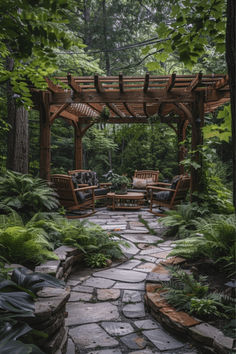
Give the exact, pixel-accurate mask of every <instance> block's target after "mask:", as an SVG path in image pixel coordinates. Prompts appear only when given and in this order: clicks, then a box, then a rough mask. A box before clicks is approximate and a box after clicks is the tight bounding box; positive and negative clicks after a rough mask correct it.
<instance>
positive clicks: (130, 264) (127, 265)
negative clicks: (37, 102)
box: [117, 259, 141, 269]
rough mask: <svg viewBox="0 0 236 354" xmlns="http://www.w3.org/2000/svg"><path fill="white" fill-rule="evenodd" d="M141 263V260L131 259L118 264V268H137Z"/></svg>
mask: <svg viewBox="0 0 236 354" xmlns="http://www.w3.org/2000/svg"><path fill="white" fill-rule="evenodd" d="M140 263H141V262H140V261H136V260H134V259H131V260H130V261H128V262H125V263H123V264H121V265H120V266H118V267H117V268H122V269H133V268H135V267H136V266H137V265H139V264H140Z"/></svg>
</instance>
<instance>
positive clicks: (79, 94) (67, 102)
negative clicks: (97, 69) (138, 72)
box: [47, 73, 230, 123]
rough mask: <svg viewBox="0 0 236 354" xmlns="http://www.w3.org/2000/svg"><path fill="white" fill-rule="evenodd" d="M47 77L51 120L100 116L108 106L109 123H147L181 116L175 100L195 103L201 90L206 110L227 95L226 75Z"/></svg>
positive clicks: (227, 99) (186, 103) (178, 102)
mask: <svg viewBox="0 0 236 354" xmlns="http://www.w3.org/2000/svg"><path fill="white" fill-rule="evenodd" d="M56 79H57V84H53V83H52V81H50V80H49V79H47V82H48V91H49V92H50V102H49V104H50V112H51V115H52V116H51V119H52V121H53V120H54V119H55V118H56V117H58V116H61V117H64V118H66V119H70V120H72V121H75V122H76V121H79V122H81V123H83V122H89V120H91V118H92V119H93V120H96V118H97V120H98V121H99V120H100V115H101V112H102V111H103V110H104V107H105V106H107V107H108V109H109V112H110V115H109V119H108V120H107V122H108V123H146V122H148V117H150V116H152V115H154V114H158V115H160V116H161V117H165V116H168V115H169V114H170V113H175V114H177V115H178V116H180V117H181V116H182V115H183V112H182V111H181V109H180V107H179V104H185V105H189V104H191V103H193V102H194V100H195V94H196V93H198V92H204V94H205V97H204V112H205V113H209V112H212V111H214V110H215V109H217V108H218V107H219V106H220V105H222V104H224V103H226V102H228V101H229V100H230V93H229V83H228V76H227V75H222V74H217V75H213V74H212V75H202V74H201V73H198V74H196V75H176V74H172V75H169V76H168V75H166V76H157V75H152V76H151V75H149V74H148V73H147V74H146V75H145V76H135V77H132V76H123V75H121V74H120V75H119V76H105V77H99V76H98V75H95V76H79V77H72V76H71V75H68V76H67V77H57V78H56Z"/></svg>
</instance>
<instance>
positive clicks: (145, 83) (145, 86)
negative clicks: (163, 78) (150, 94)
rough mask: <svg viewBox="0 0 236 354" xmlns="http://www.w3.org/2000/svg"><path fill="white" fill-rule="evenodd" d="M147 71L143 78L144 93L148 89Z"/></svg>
mask: <svg viewBox="0 0 236 354" xmlns="http://www.w3.org/2000/svg"><path fill="white" fill-rule="evenodd" d="M149 77H150V75H149V73H146V75H145V79H144V85H143V92H144V93H146V92H147V91H148V86H149Z"/></svg>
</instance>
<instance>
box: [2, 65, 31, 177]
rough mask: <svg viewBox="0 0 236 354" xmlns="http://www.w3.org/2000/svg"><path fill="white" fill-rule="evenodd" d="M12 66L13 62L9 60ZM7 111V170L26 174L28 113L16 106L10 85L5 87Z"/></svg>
mask: <svg viewBox="0 0 236 354" xmlns="http://www.w3.org/2000/svg"><path fill="white" fill-rule="evenodd" d="M9 65H12V66H13V61H12V60H11V59H10V60H9ZM7 110H8V114H7V116H8V123H9V124H10V130H9V132H8V139H7V168H8V169H10V170H13V171H17V172H21V173H28V161H29V146H28V112H27V111H26V109H25V108H24V107H23V106H18V105H17V103H16V99H15V98H14V92H13V91H12V87H11V85H10V83H8V85H7Z"/></svg>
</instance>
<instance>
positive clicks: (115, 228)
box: [101, 224, 126, 231]
mask: <svg viewBox="0 0 236 354" xmlns="http://www.w3.org/2000/svg"><path fill="white" fill-rule="evenodd" d="M101 227H102V228H103V230H112V231H120V230H125V229H126V225H114V224H113V225H112V224H110V225H101Z"/></svg>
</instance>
